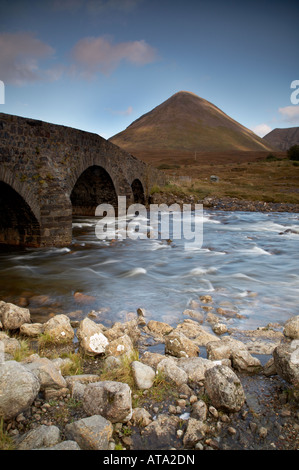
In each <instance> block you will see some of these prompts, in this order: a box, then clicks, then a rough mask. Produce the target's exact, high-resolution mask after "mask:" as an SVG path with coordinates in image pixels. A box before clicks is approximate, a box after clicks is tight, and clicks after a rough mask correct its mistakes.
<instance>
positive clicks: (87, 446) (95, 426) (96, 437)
mask: <svg viewBox="0 0 299 470" xmlns="http://www.w3.org/2000/svg"><path fill="white" fill-rule="evenodd" d="M65 433H66V436H67V438H68V439H71V440H73V441H76V442H77V444H78V445H79V447H80V449H82V450H108V445H109V440H110V438H111V436H112V433H113V426H112V424H111V423H110V421H108V420H107V419H105V418H104V417H103V416H99V415H94V416H90V417H88V418H83V419H80V420H78V421H75V422H73V423H70V424H67V425H66V427H65Z"/></svg>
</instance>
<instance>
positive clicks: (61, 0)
mask: <svg viewBox="0 0 299 470" xmlns="http://www.w3.org/2000/svg"><path fill="white" fill-rule="evenodd" d="M298 17H299V3H298V2H295V1H288V0H285V1H279V2H278V1H275V0H272V1H271V0H267V1H266V0H259V1H256V0H252V1H247V0H245V1H243V2H240V1H235V0H233V1H230V0H226V1H224V0H222V1H219V0H210V1H201V0H197V1H194V0H172V1H170V0H159V1H158V0H52V1H50V0H43V1H40V0H38V1H36V0H30V1H26V0H22V1H19V0H14V1H11V0H1V3H0V80H1V81H2V82H3V83H4V86H5V103H4V104H0V112H4V113H8V114H17V115H19V116H25V117H30V118H34V119H41V120H44V121H48V122H54V123H57V124H64V125H67V126H72V127H76V128H78V129H83V130H86V131H90V132H95V133H97V134H100V135H102V136H103V137H105V138H109V137H111V136H112V135H114V134H116V133H117V132H120V131H122V130H123V129H124V128H126V127H127V126H128V125H129V124H130V123H131V122H132V121H134V120H135V119H137V118H138V117H140V116H141V115H142V114H144V113H146V112H148V111H150V110H151V109H153V108H154V107H155V106H157V105H159V104H160V103H161V102H163V101H165V100H166V99H167V98H169V97H170V96H171V95H172V94H174V93H176V92H177V91H180V90H187V91H191V92H193V93H196V94H197V95H198V96H200V97H202V98H205V99H207V100H208V101H211V102H212V103H213V104H215V105H216V106H218V107H219V108H220V109H222V110H223V111H224V112H225V113H227V114H228V115H229V116H231V117H232V118H234V119H236V120H237V121H238V122H240V123H241V124H243V125H244V126H246V127H248V128H250V129H252V130H254V131H255V132H256V133H258V134H259V135H265V134H266V133H267V132H269V131H270V130H271V129H274V128H275V127H294V126H298V125H299V105H298V103H296V101H295V102H291V93H292V92H294V91H295V92H296V89H295V90H293V89H291V83H292V82H293V81H294V80H298V81H299V60H298V59H299V57H298V56H299V53H298V45H299V28H298ZM298 85H299V82H298ZM298 89H299V86H298ZM296 96H297V97H298V98H299V92H298V94H297V95H296ZM0 98H1V95H0ZM293 101H294V100H293Z"/></svg>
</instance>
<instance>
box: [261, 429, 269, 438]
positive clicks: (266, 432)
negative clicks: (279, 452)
mask: <svg viewBox="0 0 299 470" xmlns="http://www.w3.org/2000/svg"><path fill="white" fill-rule="evenodd" d="M267 434H268V429H267V428H264V427H261V428H260V430H259V436H260V438H261V439H265V437H266V436H267Z"/></svg>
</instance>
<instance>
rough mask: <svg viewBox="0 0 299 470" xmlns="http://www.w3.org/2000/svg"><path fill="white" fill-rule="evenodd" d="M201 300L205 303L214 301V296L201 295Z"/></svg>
mask: <svg viewBox="0 0 299 470" xmlns="http://www.w3.org/2000/svg"><path fill="white" fill-rule="evenodd" d="M199 300H200V301H201V302H203V303H204V304H207V303H211V302H213V299H212V296H211V295H201V296H200V297H199Z"/></svg>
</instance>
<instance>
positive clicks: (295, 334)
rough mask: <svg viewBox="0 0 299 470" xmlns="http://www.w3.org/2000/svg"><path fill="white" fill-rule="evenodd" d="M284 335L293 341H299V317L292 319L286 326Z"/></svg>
mask: <svg viewBox="0 0 299 470" xmlns="http://www.w3.org/2000/svg"><path fill="white" fill-rule="evenodd" d="M283 333H284V335H285V336H287V337H288V338H291V339H299V315H297V316H295V317H292V318H290V319H289V320H288V321H287V322H286V323H285V325H284V329H283Z"/></svg>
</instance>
